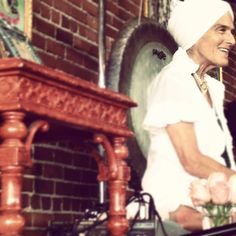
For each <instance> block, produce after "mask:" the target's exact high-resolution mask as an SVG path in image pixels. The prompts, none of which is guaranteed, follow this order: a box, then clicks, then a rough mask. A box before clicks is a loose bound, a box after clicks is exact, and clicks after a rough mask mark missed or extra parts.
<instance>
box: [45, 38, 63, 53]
mask: <svg viewBox="0 0 236 236" xmlns="http://www.w3.org/2000/svg"><path fill="white" fill-rule="evenodd" d="M45 41H46V42H47V46H46V50H47V51H48V52H50V53H53V54H54V55H57V56H60V57H64V56H65V51H66V49H65V45H63V44H62V43H59V42H58V41H56V40H51V39H47V40H45Z"/></svg>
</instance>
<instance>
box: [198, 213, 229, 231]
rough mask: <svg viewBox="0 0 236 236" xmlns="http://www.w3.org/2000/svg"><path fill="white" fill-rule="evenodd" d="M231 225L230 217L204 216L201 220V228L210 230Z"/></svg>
mask: <svg viewBox="0 0 236 236" xmlns="http://www.w3.org/2000/svg"><path fill="white" fill-rule="evenodd" d="M231 223H233V217H232V215H231V214H230V215H204V216H203V220H202V228H203V229H210V228H214V227H219V226H222V225H227V224H231Z"/></svg>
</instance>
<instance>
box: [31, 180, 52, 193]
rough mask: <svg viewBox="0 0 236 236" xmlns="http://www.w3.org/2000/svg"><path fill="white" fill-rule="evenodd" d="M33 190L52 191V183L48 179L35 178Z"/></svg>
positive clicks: (37, 191) (38, 191)
mask: <svg viewBox="0 0 236 236" xmlns="http://www.w3.org/2000/svg"><path fill="white" fill-rule="evenodd" d="M35 192H36V193H47V194H53V193H54V183H53V181H49V180H42V179H36V180H35Z"/></svg>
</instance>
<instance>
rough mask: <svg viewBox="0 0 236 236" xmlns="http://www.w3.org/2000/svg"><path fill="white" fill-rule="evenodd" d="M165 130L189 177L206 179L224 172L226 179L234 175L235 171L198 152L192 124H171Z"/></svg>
mask: <svg viewBox="0 0 236 236" xmlns="http://www.w3.org/2000/svg"><path fill="white" fill-rule="evenodd" d="M166 130H167V133H168V135H169V137H170V139H171V142H172V143H173V145H174V147H175V150H176V153H177V155H178V157H179V160H180V162H181V164H182V165H183V168H184V169H185V171H186V172H188V173H189V174H190V175H193V176H196V177H199V178H208V176H209V175H210V174H211V173H212V172H224V173H225V174H226V175H227V176H228V177H230V176H231V175H233V174H236V172H235V171H233V170H231V169H229V168H227V167H225V166H224V165H222V164H220V163H218V162H217V161H215V160H214V159H212V158H211V157H209V156H206V155H203V154H202V153H201V152H200V150H199V148H198V145H197V140H196V135H195V131H194V127H193V124H192V123H188V122H180V123H177V124H171V125H168V126H167V128H166ZM209 142H210V140H209Z"/></svg>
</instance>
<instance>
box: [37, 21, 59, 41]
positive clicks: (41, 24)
mask: <svg viewBox="0 0 236 236" xmlns="http://www.w3.org/2000/svg"><path fill="white" fill-rule="evenodd" d="M33 24H34V26H33V27H34V28H36V30H37V31H38V32H40V33H43V34H45V35H47V36H51V37H54V36H55V32H56V28H55V26H54V25H52V24H51V23H49V22H47V21H45V20H42V19H40V18H36V17H35V18H34V21H33Z"/></svg>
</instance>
